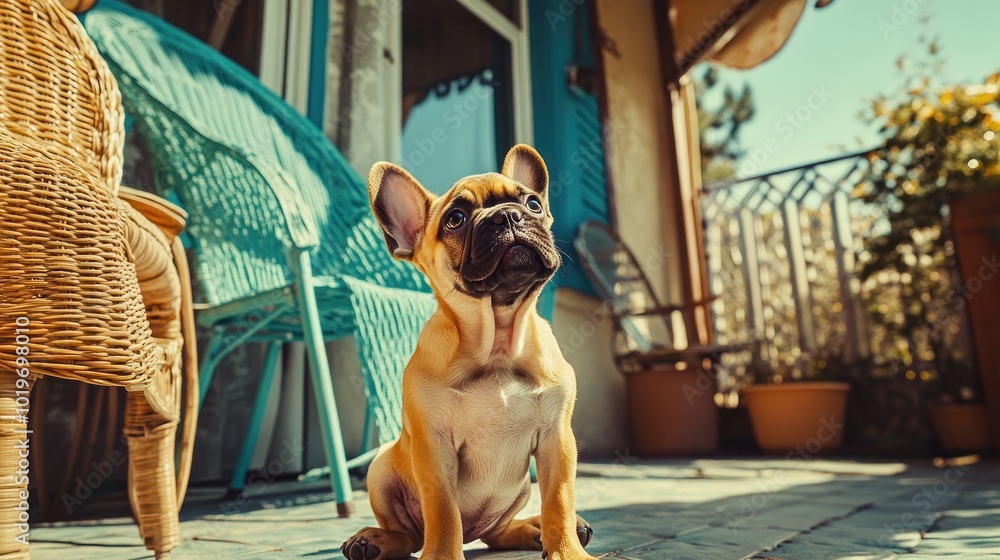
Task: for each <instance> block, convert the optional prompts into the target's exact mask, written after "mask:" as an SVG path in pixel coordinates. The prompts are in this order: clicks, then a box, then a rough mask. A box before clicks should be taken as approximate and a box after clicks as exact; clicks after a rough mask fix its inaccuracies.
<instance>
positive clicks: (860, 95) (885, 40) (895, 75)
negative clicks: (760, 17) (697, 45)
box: [720, 0, 1000, 177]
mask: <svg viewBox="0 0 1000 560" xmlns="http://www.w3.org/2000/svg"><path fill="white" fill-rule="evenodd" d="M813 4H815V2H814V0H809V1H808V6H807V8H806V11H805V13H804V14H803V15H802V19H801V20H800V21H799V24H798V25H797V26H796V28H795V30H794V31H793V32H792V36H791V37H790V38H789V40H788V42H787V43H786V44H785V46H784V48H783V49H782V50H781V51H779V52H778V54H776V55H775V56H774V57H773V58H772V59H770V60H768V61H767V62H765V63H763V64H761V65H759V66H757V67H756V68H753V69H751V70H740V71H738V70H730V69H727V68H722V67H720V78H721V79H722V80H723V81H724V82H725V83H730V84H733V85H734V86H741V85H742V84H743V83H744V82H746V83H749V84H750V87H751V89H752V91H753V97H754V101H755V106H756V109H757V111H756V114H755V115H754V117H753V119H752V120H751V121H749V122H748V123H747V124H746V125H744V129H743V130H742V132H741V136H740V140H741V143H742V145H743V147H744V148H745V149H746V150H747V151H748V153H747V155H746V156H744V158H743V159H742V160H741V161H740V162H738V163H737V166H736V169H737V176H739V177H747V176H751V175H756V174H759V173H762V172H766V171H772V170H776V169H783V168H786V167H791V166H795V165H799V164H803V163H808V162H812V161H817V160H821V159H825V158H828V157H833V156H836V155H839V154H842V153H845V152H847V151H854V150H860V149H863V148H868V147H873V146H876V145H878V144H879V138H878V135H877V131H876V130H875V129H874V128H873V127H871V126H870V125H867V124H866V123H864V122H863V121H862V120H861V119H860V118H858V113H859V111H860V110H861V109H862V108H864V107H865V99H871V98H873V97H875V96H877V95H878V94H880V93H886V94H891V93H893V92H894V91H896V90H897V89H898V88H899V87H900V85H901V83H902V80H903V76H902V74H901V72H900V70H899V69H898V68H897V67H896V60H897V59H898V58H899V57H900V56H901V55H904V54H907V53H911V52H914V51H916V50H918V49H925V47H923V46H922V45H920V44H919V43H918V42H917V38H918V37H919V36H920V35H921V34H927V35H930V36H936V37H937V38H938V42H939V45H940V47H941V50H942V56H943V59H944V67H943V69H942V71H941V74H940V76H938V77H939V78H940V80H941V81H942V83H974V82H978V83H982V80H983V79H984V78H985V77H986V76H988V75H989V74H992V73H995V72H998V71H1000V30H998V26H1000V0H834V1H833V3H832V4H830V5H829V6H827V7H825V8H822V9H817V8H814V7H813ZM924 16H929V18H928V21H927V23H926V24H921V23H920V19H921V18H922V17H924Z"/></svg>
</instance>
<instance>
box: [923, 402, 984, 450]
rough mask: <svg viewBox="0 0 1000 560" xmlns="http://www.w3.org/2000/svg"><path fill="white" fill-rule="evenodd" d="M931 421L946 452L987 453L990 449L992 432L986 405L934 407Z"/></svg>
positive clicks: (943, 405)
mask: <svg viewBox="0 0 1000 560" xmlns="http://www.w3.org/2000/svg"><path fill="white" fill-rule="evenodd" d="M931 421H932V422H933V423H934V431H936V432H937V435H938V440H940V441H941V447H943V448H944V449H945V451H957V452H962V451H985V450H987V449H989V448H990V432H989V428H988V426H987V424H986V407H985V406H984V405H981V404H941V405H937V406H932V407H931Z"/></svg>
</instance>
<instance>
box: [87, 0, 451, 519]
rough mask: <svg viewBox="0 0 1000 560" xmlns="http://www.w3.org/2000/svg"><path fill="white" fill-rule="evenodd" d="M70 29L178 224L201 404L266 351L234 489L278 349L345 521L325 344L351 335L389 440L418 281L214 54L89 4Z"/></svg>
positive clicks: (145, 21)
mask: <svg viewBox="0 0 1000 560" xmlns="http://www.w3.org/2000/svg"><path fill="white" fill-rule="evenodd" d="M83 23H84V26H85V28H86V29H87V32H88V33H89V34H90V36H91V38H92V39H93V40H94V42H95V43H96V44H97V48H98V50H99V51H100V52H101V54H102V55H103V56H104V58H105V60H106V61H107V63H108V65H109V66H110V67H111V71H112V73H114V75H115V77H116V78H117V80H118V85H119V87H120V89H121V92H122V97H123V101H124V105H125V109H126V111H127V112H128V114H129V115H131V117H132V118H133V119H134V122H135V127H136V128H137V129H138V131H139V132H140V133H141V134H142V136H143V138H144V140H145V141H146V143H147V145H148V146H149V148H150V152H151V154H152V158H153V165H154V167H155V170H156V174H157V188H158V189H159V190H160V191H161V194H162V195H164V196H168V197H174V198H175V199H176V200H178V201H179V202H180V203H181V205H182V206H183V207H184V208H185V209H186V210H187V211H188V213H189V214H190V220H189V227H188V232H189V234H190V235H191V236H192V238H193V252H194V260H195V263H194V264H195V271H196V275H197V279H198V282H199V284H200V287H201V293H202V297H203V298H205V299H206V300H207V301H206V303H207V308H206V309H205V310H204V311H202V312H201V313H200V315H199V322H200V323H201V324H202V325H204V326H206V327H208V328H209V329H211V332H212V338H211V341H210V343H209V345H208V350H207V352H206V356H205V358H204V364H203V365H202V368H201V398H202V399H204V397H205V394H206V393H207V391H208V387H209V384H210V383H211V379H212V373H213V371H214V370H215V367H216V365H217V364H218V363H219V361H220V360H221V359H222V358H223V357H224V356H225V355H226V354H228V353H229V352H230V351H232V350H233V349H234V348H236V347H237V346H238V345H240V344H243V343H246V342H250V341H254V342H265V343H267V344H268V352H267V354H266V359H265V361H264V371H263V374H262V377H261V384H260V388H259V390H258V392H257V397H256V400H255V402H254V405H253V406H254V408H253V413H252V415H251V425H250V428H249V429H248V431H247V434H246V436H245V440H244V443H243V447H242V450H241V452H240V455H239V458H238V460H237V463H236V467H235V469H234V473H233V477H232V481H231V484H230V486H231V490H233V491H238V490H241V489H242V488H243V486H244V484H245V478H246V472H247V468H248V465H249V462H250V458H251V457H252V455H253V446H254V442H255V441H256V440H257V436H258V433H259V428H260V423H261V419H262V417H263V415H264V408H265V406H266V403H267V395H268V392H269V390H270V387H271V383H272V380H273V377H274V370H275V365H276V363H277V360H278V357H279V354H280V353H279V350H280V348H281V345H282V344H283V343H285V342H289V341H302V342H304V343H305V345H306V347H307V349H308V356H309V365H310V368H309V369H310V372H311V379H312V382H313V390H314V392H315V396H316V402H317V406H318V409H319V413H320V420H321V423H322V430H323V442H324V446H325V451H326V456H327V459H328V461H329V464H330V467H331V469H330V470H331V479H332V480H331V482H332V485H333V488H334V491H335V492H336V496H337V504H338V510H339V511H340V513H341V514H342V515H343V514H347V513H348V512H349V509H350V497H351V486H350V480H349V478H348V474H347V470H348V469H349V468H352V467H355V466H360V465H363V464H365V463H366V462H367V461H369V460H370V459H371V458H372V457H373V456H374V452H375V450H367V449H366V450H363V451H364V453H363V454H362V455H361V456H359V457H356V458H354V459H352V460H350V461H348V460H346V457H345V453H344V446H343V440H342V436H341V431H340V422H339V419H338V414H337V406H336V402H335V401H334V394H333V385H332V382H331V378H330V375H329V365H328V361H327V355H326V351H325V345H324V341H329V340H333V339H336V338H341V337H345V336H351V335H354V336H355V339H356V341H357V346H358V350H359V353H360V354H361V363H362V371H363V374H364V376H365V380H366V392H367V397H368V403H369V404H368V422H366V430H365V432H366V434H365V437H364V442H365V444H367V442H368V441H369V439H370V438H369V437H368V436H369V435H370V429H371V426H372V425H373V423H374V425H375V426H376V427H377V428H378V435H379V439H380V441H382V442H386V441H391V440H392V439H394V438H395V437H397V436H398V434H399V431H400V421H401V413H400V410H401V395H400V391H401V376H402V371H403V368H404V367H405V365H406V362H407V360H408V359H409V356H410V355H411V353H412V352H413V349H414V347H415V346H416V339H417V337H418V335H419V332H420V329H421V328H422V327H423V324H424V323H425V322H426V320H427V318H428V317H429V316H430V314H431V313H432V312H433V310H434V309H435V306H436V303H435V301H434V299H433V296H431V295H430V293H429V287H428V286H427V284H426V281H425V280H424V279H423V277H422V276H421V275H420V274H419V273H418V272H417V271H416V269H414V268H413V267H412V266H410V265H408V264H405V263H400V262H398V261H395V260H393V259H392V257H391V256H390V255H389V253H388V252H387V251H386V248H385V245H384V241H383V237H382V234H381V231H380V229H379V227H378V225H377V224H376V223H375V220H374V218H373V217H372V216H371V211H370V210H369V207H368V191H367V186H366V185H365V184H364V182H363V181H362V180H361V179H360V178H359V177H358V176H357V174H355V173H354V171H353V170H352V169H351V167H350V166H349V165H348V164H347V162H346V161H345V160H344V158H343V156H342V155H341V154H340V153H339V152H338V151H337V150H336V148H334V146H333V145H332V144H330V142H329V141H328V140H327V139H326V137H325V136H323V134H322V133H321V132H320V131H319V130H318V129H317V128H316V127H315V126H314V125H313V124H312V123H310V122H308V121H307V120H306V119H304V118H303V117H302V116H301V115H299V114H298V113H297V112H295V110H294V109H292V108H291V107H290V106H288V105H287V104H286V103H285V102H284V101H282V100H281V99H280V98H278V97H277V96H275V95H274V94H272V93H271V92H270V91H269V90H267V89H266V88H265V87H264V86H263V85H262V84H261V83H260V82H259V81H258V80H257V79H256V78H255V77H254V76H253V75H251V74H250V73H249V72H246V71H245V70H244V69H243V68H241V67H239V66H238V65H236V64H235V63H233V62H231V61H230V60H229V59H227V58H225V57H224V56H222V55H220V54H219V53H218V52H216V51H215V50H214V49H212V48H210V47H208V46H207V45H205V44H204V43H201V42H200V41H198V40H197V39H195V38H193V37H191V36H189V35H187V34H185V33H184V32H182V31H180V30H178V29H175V28H173V27H171V26H170V25H168V24H166V23H165V22H163V21H161V20H159V19H157V18H155V17H153V16H152V15H150V14H148V13H146V12H142V11H139V10H136V9H133V8H131V7H128V6H126V5H124V4H121V3H118V2H114V1H110V0H104V1H102V2H100V3H99V4H98V6H97V7H96V8H94V9H93V10H91V11H90V12H87V14H86V15H85V17H84V18H83Z"/></svg>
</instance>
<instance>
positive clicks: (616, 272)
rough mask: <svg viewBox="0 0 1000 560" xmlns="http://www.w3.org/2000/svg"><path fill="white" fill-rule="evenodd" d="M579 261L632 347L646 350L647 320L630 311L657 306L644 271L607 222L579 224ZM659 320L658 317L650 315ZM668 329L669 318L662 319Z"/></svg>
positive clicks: (650, 341) (648, 343)
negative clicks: (635, 315)
mask: <svg viewBox="0 0 1000 560" xmlns="http://www.w3.org/2000/svg"><path fill="white" fill-rule="evenodd" d="M574 245H575V246H576V250H577V253H579V255H580V263H581V264H582V265H583V269H584V271H585V272H586V273H587V276H588V277H589V278H590V281H591V283H593V285H594V289H595V290H596V291H597V293H598V295H600V296H601V299H602V300H603V301H604V305H605V306H606V307H607V309H608V311H610V312H611V314H612V315H614V317H615V320H616V321H618V327H619V329H620V330H621V332H622V333H623V334H624V335H625V336H626V338H627V339H628V340H627V342H628V344H629V346H630V347H631V349H634V350H637V351H639V352H648V351H649V350H652V349H653V347H654V346H655V344H654V340H653V338H652V336H651V333H650V329H649V328H648V325H646V324H645V323H646V322H647V320H646V319H639V318H636V317H633V316H632V315H631V314H632V313H635V312H639V311H643V310H647V309H654V308H657V307H659V306H660V302H659V299H658V298H657V297H656V292H654V291H653V286H652V284H650V282H649V278H647V277H646V273H645V271H644V270H643V269H642V266H641V265H640V264H639V261H638V260H637V259H636V258H635V255H634V254H633V253H632V251H631V250H630V249H629V248H628V246H627V245H625V243H624V242H623V241H622V240H621V239H620V238H619V237H618V235H616V234H615V232H613V231H612V230H611V228H609V227H608V226H607V225H605V224H603V223H601V222H596V221H589V222H585V223H583V224H582V225H580V229H579V230H578V232H577V236H576V240H575V241H574ZM651 319H652V321H656V322H657V323H660V322H661V320H662V319H661V318H660V317H651ZM662 325H663V328H665V329H667V333H669V332H670V323H669V320H662Z"/></svg>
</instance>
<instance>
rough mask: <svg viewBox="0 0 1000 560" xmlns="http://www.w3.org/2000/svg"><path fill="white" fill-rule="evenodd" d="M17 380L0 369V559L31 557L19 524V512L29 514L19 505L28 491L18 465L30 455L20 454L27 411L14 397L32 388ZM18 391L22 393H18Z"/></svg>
mask: <svg viewBox="0 0 1000 560" xmlns="http://www.w3.org/2000/svg"><path fill="white" fill-rule="evenodd" d="M18 379H20V378H19V377H18V376H17V374H15V373H14V372H13V371H0V559H3V560H14V559H21V558H30V556H29V555H28V535H27V534H24V533H25V532H26V531H23V530H22V529H25V528H26V527H25V526H22V527H18V525H19V524H20V523H21V521H22V518H21V516H22V511H23V516H27V515H28V509H27V502H25V503H24V504H21V502H22V499H21V498H22V497H23V496H26V495H27V491H28V477H27V476H26V475H27V472H28V469H26V468H25V469H23V470H22V466H25V465H27V463H24V464H23V465H22V464H21V460H22V459H24V461H29V460H30V457H24V458H22V457H21V451H22V450H23V451H24V452H25V453H27V451H28V446H27V445H25V444H24V442H25V441H26V439H27V438H28V434H27V433H26V432H27V429H28V423H27V419H26V418H24V416H26V415H27V413H28V411H27V407H26V406H24V403H25V401H24V400H23V399H22V400H21V403H20V405H18V401H17V399H18V397H23V398H27V396H28V391H30V390H31V389H30V384H29V387H27V388H24V389H18V388H17V385H16V384H17V380H18ZM18 391H23V393H22V394H20V395H19V394H18ZM22 411H23V414H22ZM22 492H24V493H25V494H23V495H22V494H21V493H22ZM29 522H30V520H29ZM22 535H23V536H22ZM19 537H20V538H19Z"/></svg>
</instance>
